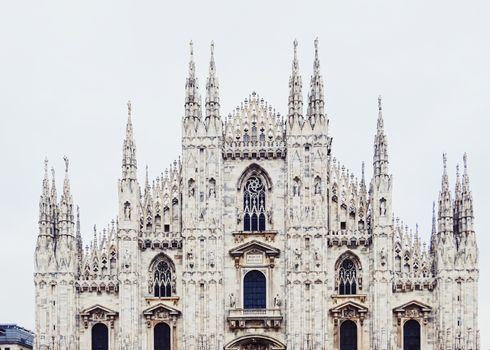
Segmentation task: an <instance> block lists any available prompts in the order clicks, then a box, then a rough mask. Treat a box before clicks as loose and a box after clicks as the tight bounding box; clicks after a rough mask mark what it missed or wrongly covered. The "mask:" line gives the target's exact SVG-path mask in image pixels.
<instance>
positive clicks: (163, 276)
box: [152, 260, 173, 298]
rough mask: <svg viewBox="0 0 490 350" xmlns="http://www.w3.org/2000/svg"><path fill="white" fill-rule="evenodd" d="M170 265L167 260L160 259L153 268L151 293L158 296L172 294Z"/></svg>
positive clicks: (163, 296)
mask: <svg viewBox="0 0 490 350" xmlns="http://www.w3.org/2000/svg"><path fill="white" fill-rule="evenodd" d="M172 281H173V280H172V267H171V265H170V264H169V263H168V261H165V260H160V261H158V262H157V263H156V264H155V266H154V268H153V286H152V287H153V288H152V289H153V295H154V296H156V297H159V298H166V297H171V296H172V289H173V286H172V283H173V282H172Z"/></svg>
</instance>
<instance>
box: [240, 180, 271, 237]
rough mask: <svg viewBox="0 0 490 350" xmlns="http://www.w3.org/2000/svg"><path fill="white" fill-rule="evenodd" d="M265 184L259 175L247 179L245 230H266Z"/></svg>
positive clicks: (244, 204)
mask: <svg viewBox="0 0 490 350" xmlns="http://www.w3.org/2000/svg"><path fill="white" fill-rule="evenodd" d="M265 214H266V211H265V186H264V184H263V183H262V180H261V179H260V178H259V177H257V176H252V177H250V178H249V179H248V180H247V183H246V184H245V188H244V192H243V230H244V231H265Z"/></svg>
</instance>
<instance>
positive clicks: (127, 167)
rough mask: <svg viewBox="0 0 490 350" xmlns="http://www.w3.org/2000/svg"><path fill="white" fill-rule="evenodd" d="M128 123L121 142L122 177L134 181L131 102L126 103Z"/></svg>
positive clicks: (134, 159) (134, 164)
mask: <svg viewBox="0 0 490 350" xmlns="http://www.w3.org/2000/svg"><path fill="white" fill-rule="evenodd" d="M127 105H128V121H127V124H126V137H125V139H124V142H123V160H122V177H123V179H131V180H136V169H137V166H136V144H135V142H134V139H133V124H132V121H131V113H132V110H131V101H128V104H127Z"/></svg>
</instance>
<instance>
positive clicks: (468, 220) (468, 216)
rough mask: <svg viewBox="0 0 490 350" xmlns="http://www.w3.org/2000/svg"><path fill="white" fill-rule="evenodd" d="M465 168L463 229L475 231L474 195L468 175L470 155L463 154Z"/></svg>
mask: <svg viewBox="0 0 490 350" xmlns="http://www.w3.org/2000/svg"><path fill="white" fill-rule="evenodd" d="M463 162H464V170H463V179H462V196H461V198H462V208H461V209H462V213H461V215H462V217H463V223H464V227H463V231H473V195H472V193H471V189H470V178H469V176H468V156H467V155H466V153H465V154H464V156H463Z"/></svg>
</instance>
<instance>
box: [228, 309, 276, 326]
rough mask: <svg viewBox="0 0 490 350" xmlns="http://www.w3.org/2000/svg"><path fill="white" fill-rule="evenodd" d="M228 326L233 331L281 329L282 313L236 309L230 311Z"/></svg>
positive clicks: (267, 310) (271, 310)
mask: <svg viewBox="0 0 490 350" xmlns="http://www.w3.org/2000/svg"><path fill="white" fill-rule="evenodd" d="M227 319H228V325H229V326H230V328H231V329H244V328H276V329H277V328H280V327H281V325H282V320H283V317H282V313H281V310H280V309H278V308H275V309H242V308H236V309H231V310H229V311H228V317H227Z"/></svg>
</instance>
